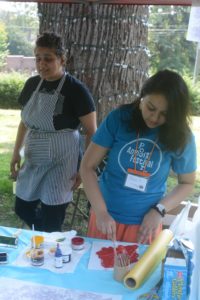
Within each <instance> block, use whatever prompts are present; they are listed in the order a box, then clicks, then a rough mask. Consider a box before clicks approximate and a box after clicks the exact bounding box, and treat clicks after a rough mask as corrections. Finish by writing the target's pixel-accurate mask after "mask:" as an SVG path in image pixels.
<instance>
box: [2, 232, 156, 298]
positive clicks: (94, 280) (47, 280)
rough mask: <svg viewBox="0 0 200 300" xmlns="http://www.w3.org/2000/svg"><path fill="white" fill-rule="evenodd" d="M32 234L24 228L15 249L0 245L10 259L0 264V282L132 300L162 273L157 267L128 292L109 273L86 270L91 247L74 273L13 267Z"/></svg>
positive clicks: (87, 239) (3, 233)
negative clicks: (9, 280)
mask: <svg viewBox="0 0 200 300" xmlns="http://www.w3.org/2000/svg"><path fill="white" fill-rule="evenodd" d="M16 230H17V229H16V228H10V227H4V226H0V235H12V234H13V233H15V232H16ZM32 235H33V233H32V231H31V230H24V229H23V230H22V232H21V234H20V236H19V242H18V247H17V248H8V247H1V246H0V251H6V252H7V253H8V257H9V262H8V264H6V265H0V281H1V277H8V278H15V279H19V280H24V281H30V282H34V283H40V284H48V285H51V286H56V287H62V288H69V289H74V290H82V291H90V292H96V293H104V294H116V295H121V296H122V300H134V299H137V297H138V296H139V295H141V294H143V293H146V292H148V291H149V290H150V289H151V288H152V287H154V286H155V285H156V283H157V282H158V281H159V279H160V273H161V270H160V266H159V267H158V268H157V269H156V270H155V271H154V272H153V273H152V274H151V276H150V277H149V278H148V280H147V281H146V282H145V283H144V284H143V285H142V286H141V287H140V288H139V289H137V290H135V291H131V290H129V289H127V288H126V287H125V286H124V285H123V283H119V282H117V281H115V280H114V279H113V271H112V270H105V271H104V270H89V269H88V261H89V258H90V251H91V248H90V250H89V251H87V252H86V253H85V254H84V255H83V257H82V258H81V260H80V262H79V264H78V266H77V268H76V270H75V271H74V273H64V274H58V273H54V272H51V271H49V270H45V269H40V268H37V267H32V266H30V267H19V266H16V265H13V264H12V262H14V261H15V259H16V258H17V257H18V255H19V253H20V252H21V251H23V249H25V247H26V246H27V245H28V244H29V243H30V238H31V236H32ZM85 239H86V241H87V242H89V243H91V244H92V242H93V241H98V240H96V239H91V238H85Z"/></svg>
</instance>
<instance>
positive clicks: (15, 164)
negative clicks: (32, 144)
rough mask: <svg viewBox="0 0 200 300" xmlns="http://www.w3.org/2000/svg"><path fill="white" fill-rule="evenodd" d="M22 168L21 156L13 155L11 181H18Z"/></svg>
mask: <svg viewBox="0 0 200 300" xmlns="http://www.w3.org/2000/svg"><path fill="white" fill-rule="evenodd" d="M20 166H21V156H20V154H19V153H17V154H13V156H12V160H11V162H10V177H11V179H14V180H16V179H17V175H18V172H19V170H20Z"/></svg>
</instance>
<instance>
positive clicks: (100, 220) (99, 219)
mask: <svg viewBox="0 0 200 300" xmlns="http://www.w3.org/2000/svg"><path fill="white" fill-rule="evenodd" d="M96 224H97V228H98V230H99V231H101V232H102V233H103V234H105V235H106V236H107V238H108V239H110V240H113V241H115V240H116V223H115V220H114V219H113V218H112V217H111V216H110V215H109V214H108V213H107V212H101V213H99V214H96Z"/></svg>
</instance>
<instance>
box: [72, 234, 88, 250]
mask: <svg viewBox="0 0 200 300" xmlns="http://www.w3.org/2000/svg"><path fill="white" fill-rule="evenodd" d="M84 243H85V241H84V238H82V237H80V236H75V237H73V238H72V240H71V244H72V249H73V250H82V249H83V248H84Z"/></svg>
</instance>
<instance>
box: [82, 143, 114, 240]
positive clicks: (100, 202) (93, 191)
mask: <svg viewBox="0 0 200 300" xmlns="http://www.w3.org/2000/svg"><path fill="white" fill-rule="evenodd" d="M108 150H109V149H108V148H104V147H101V146H98V145H96V144H94V143H92V142H91V143H90V145H89V146H88V148H87V150H86V152H85V154H84V156H83V159H82V162H81V168H80V172H81V178H82V181H83V186H84V190H85V193H86V195H87V198H88V200H89V202H90V203H91V206H92V209H93V210H94V212H95V214H96V219H97V228H98V229H99V230H100V231H101V232H102V233H104V234H106V235H107V236H108V238H110V239H115V235H116V224H115V221H114V220H113V218H112V217H111V216H110V215H109V214H108V212H107V207H106V204H105V201H104V199H103V196H102V193H101V191H100V189H99V185H98V180H97V175H96V168H97V166H98V165H99V164H100V162H101V161H102V160H103V158H104V157H105V155H106V153H107V152H108Z"/></svg>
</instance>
